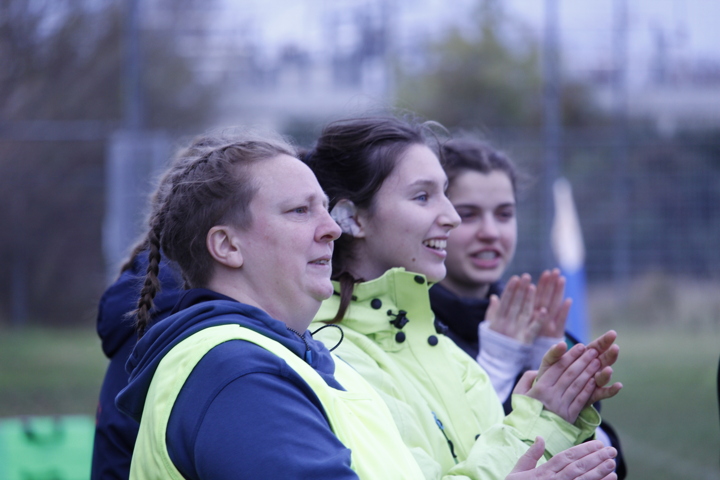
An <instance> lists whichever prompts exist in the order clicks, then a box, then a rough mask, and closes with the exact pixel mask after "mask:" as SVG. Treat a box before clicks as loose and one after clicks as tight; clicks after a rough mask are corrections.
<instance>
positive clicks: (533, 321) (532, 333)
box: [525, 307, 551, 343]
mask: <svg viewBox="0 0 720 480" xmlns="http://www.w3.org/2000/svg"><path fill="white" fill-rule="evenodd" d="M549 321H551V320H550V318H549V317H548V314H547V310H546V309H545V307H542V308H540V310H535V311H534V312H532V315H531V316H530V322H529V323H528V325H527V328H526V332H527V335H526V337H527V339H528V341H527V342H525V343H532V342H534V341H535V339H536V338H537V336H538V335H539V334H540V332H541V331H542V328H543V326H544V325H545V323H546V322H549Z"/></svg>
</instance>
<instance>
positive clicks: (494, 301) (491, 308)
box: [485, 294, 500, 325]
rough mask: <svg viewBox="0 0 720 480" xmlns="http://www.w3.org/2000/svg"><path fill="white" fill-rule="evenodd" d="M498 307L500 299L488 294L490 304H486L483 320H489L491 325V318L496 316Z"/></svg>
mask: <svg viewBox="0 0 720 480" xmlns="http://www.w3.org/2000/svg"><path fill="white" fill-rule="evenodd" d="M499 308H500V299H499V298H498V296H497V295H495V294H492V295H490V304H489V305H488V308H487V311H486V312H485V320H487V321H489V322H490V325H492V322H493V320H494V319H495V318H496V317H497V314H498V309H499Z"/></svg>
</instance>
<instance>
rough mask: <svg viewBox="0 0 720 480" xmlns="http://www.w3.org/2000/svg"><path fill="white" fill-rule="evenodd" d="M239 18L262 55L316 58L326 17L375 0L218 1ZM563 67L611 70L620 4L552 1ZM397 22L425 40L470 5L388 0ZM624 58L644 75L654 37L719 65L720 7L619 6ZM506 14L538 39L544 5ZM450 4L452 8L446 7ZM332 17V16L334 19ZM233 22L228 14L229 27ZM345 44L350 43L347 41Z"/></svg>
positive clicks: (519, 2) (719, 1) (406, 33)
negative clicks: (279, 52) (282, 52)
mask: <svg viewBox="0 0 720 480" xmlns="http://www.w3.org/2000/svg"><path fill="white" fill-rule="evenodd" d="M224 1H226V2H228V5H230V6H231V8H234V9H236V12H238V14H239V15H240V16H244V17H246V18H247V17H252V18H254V21H253V22H252V28H253V29H254V32H253V37H254V38H256V39H257V40H258V41H259V43H260V46H261V47H263V48H265V49H267V51H268V53H270V52H271V51H272V50H276V49H277V47H278V46H279V45H282V44H287V43H296V44H298V45H302V46H304V47H305V48H308V49H309V50H311V51H316V52H318V53H319V52H322V51H323V50H325V49H326V47H327V45H328V38H327V37H326V35H327V33H326V32H327V30H324V29H323V23H325V24H327V22H328V21H330V20H329V19H330V18H338V16H342V15H343V14H349V12H350V11H352V9H353V8H354V7H358V6H366V5H368V4H370V5H373V4H374V5H377V4H379V3H381V2H380V1H379V0H270V1H268V0H224ZM556 1H557V5H558V13H559V29H560V32H559V35H560V40H561V44H562V48H563V59H564V67H565V68H566V69H567V70H570V71H578V72H581V71H583V70H586V69H590V68H597V67H598V66H600V65H602V64H605V65H610V64H612V60H613V34H614V28H615V16H614V15H615V9H616V7H617V5H618V4H619V3H620V1H621V0H556ZM387 2H388V3H389V5H392V6H393V11H394V12H395V15H396V16H397V17H399V18H400V20H401V21H400V22H397V23H398V26H397V27H396V28H397V29H398V30H399V31H398V32H396V33H398V34H399V36H400V37H402V38H405V39H407V38H408V37H413V36H418V37H427V36H428V35H434V34H438V33H439V32H441V31H442V30H443V29H444V28H445V27H446V26H447V25H448V24H449V23H453V22H454V23H460V22H462V21H463V20H464V19H467V18H468V15H467V13H468V12H469V10H470V8H471V7H472V6H473V5H474V4H475V3H476V2H475V0H387ZM625 2H626V5H627V54H628V60H629V63H630V65H631V67H633V68H635V69H636V70H638V71H639V70H642V71H647V65H648V63H649V61H650V59H651V58H652V57H653V56H654V55H655V53H656V52H657V44H658V40H657V39H658V36H659V35H660V32H662V35H663V36H664V38H665V45H666V53H667V55H669V56H670V58H674V59H684V60H686V61H698V60H700V59H707V60H714V61H715V62H720V27H718V25H717V22H718V21H720V0H625ZM502 3H503V5H504V6H505V8H506V10H507V12H508V13H510V14H512V15H514V16H516V17H518V18H519V19H522V20H523V22H524V23H526V24H527V25H528V26H530V27H531V28H532V29H533V30H534V31H535V32H536V35H537V38H538V39H539V40H542V38H543V25H544V21H545V5H546V3H547V2H546V0H502ZM449 5H451V6H452V8H449V7H448V6H449ZM333 16H334V17H333ZM236 19H237V17H235V16H234V15H230V16H228V17H227V20H226V21H228V22H232V21H235V20H236ZM348 41H350V40H348Z"/></svg>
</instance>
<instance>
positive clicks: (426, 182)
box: [408, 178, 448, 188]
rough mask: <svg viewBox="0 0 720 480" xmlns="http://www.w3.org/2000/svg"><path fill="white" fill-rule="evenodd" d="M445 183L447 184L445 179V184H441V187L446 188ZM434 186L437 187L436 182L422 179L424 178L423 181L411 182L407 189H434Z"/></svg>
mask: <svg viewBox="0 0 720 480" xmlns="http://www.w3.org/2000/svg"><path fill="white" fill-rule="evenodd" d="M447 183H448V182H447V179H446V180H445V183H444V184H443V186H447ZM435 185H437V182H436V181H435V180H428V179H424V178H423V179H420V180H415V181H414V182H412V183H411V184H410V185H408V187H409V188H413V187H434V186H435Z"/></svg>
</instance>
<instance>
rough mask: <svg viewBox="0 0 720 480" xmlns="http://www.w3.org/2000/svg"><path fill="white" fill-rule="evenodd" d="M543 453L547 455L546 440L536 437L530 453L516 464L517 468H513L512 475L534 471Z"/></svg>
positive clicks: (529, 450)
mask: <svg viewBox="0 0 720 480" xmlns="http://www.w3.org/2000/svg"><path fill="white" fill-rule="evenodd" d="M543 453H545V440H543V438H542V437H535V443H533V444H532V445H530V448H529V449H528V451H527V452H525V453H524V454H523V456H522V457H520V459H519V460H518V461H517V463H516V464H515V468H513V470H512V472H510V473H519V472H527V471H528V470H532V469H533V468H535V467H536V466H537V462H538V460H540V458H541V457H542V456H543Z"/></svg>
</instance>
